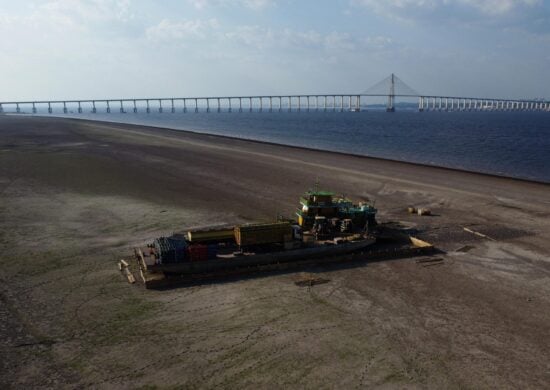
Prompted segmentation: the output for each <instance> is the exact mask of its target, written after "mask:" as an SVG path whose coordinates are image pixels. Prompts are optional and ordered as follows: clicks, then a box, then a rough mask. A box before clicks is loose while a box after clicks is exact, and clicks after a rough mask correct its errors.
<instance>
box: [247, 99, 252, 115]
mask: <svg viewBox="0 0 550 390" xmlns="http://www.w3.org/2000/svg"><path fill="white" fill-rule="evenodd" d="M248 110H249V111H250V112H252V98H251V97H250V98H248Z"/></svg>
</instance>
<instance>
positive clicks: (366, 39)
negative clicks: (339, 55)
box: [223, 26, 393, 52]
mask: <svg viewBox="0 0 550 390" xmlns="http://www.w3.org/2000/svg"><path fill="white" fill-rule="evenodd" d="M223 37H224V38H225V39H226V40H229V41H232V42H235V43H237V44H240V45H245V46H250V47H253V48H254V49H258V50H263V49H273V48H279V49H284V50H304V49H314V50H324V51H326V52H337V51H354V50H357V49H372V50H375V49H384V48H386V47H388V46H390V45H391V44H392V43H393V40H392V39H391V38H389V37H384V36H372V37H371V36H363V37H355V36H352V35H351V34H349V33H345V32H339V31H331V32H328V33H321V32H319V31H316V30H306V31H299V30H294V29H290V28H285V29H283V30H273V29H271V28H265V27H261V26H239V27H237V28H236V29H235V30H233V31H229V32H226V33H224V34H223Z"/></svg>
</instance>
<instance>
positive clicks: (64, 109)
mask: <svg viewBox="0 0 550 390" xmlns="http://www.w3.org/2000/svg"><path fill="white" fill-rule="evenodd" d="M17 109H19V104H18V105H17ZM17 112H19V111H17ZM68 112H69V110H67V102H63V114H67V113H68Z"/></svg>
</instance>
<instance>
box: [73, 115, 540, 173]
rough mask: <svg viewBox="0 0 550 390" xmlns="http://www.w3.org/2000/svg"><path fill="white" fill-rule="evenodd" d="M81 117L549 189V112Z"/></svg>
mask: <svg viewBox="0 0 550 390" xmlns="http://www.w3.org/2000/svg"><path fill="white" fill-rule="evenodd" d="M69 117H73V118H74V117H75V115H74V114H73V115H69ZM79 117H81V118H86V119H95V120H106V121H114V122H125V123H134V124H145V125H154V126H160V127H167V128H173V129H182V130H193V131H198V132H204V133H210V134H221V135H227V136H232V137H240V138H246V139H254V140H262V141H271V142H277V143H282V144H287V145H296V146H306V147H310V148H316V149H324V150H332V151H340V152H349V153H356V154H361V155H365V156H375V157H383V158H390V159H396V160H403V161H410V162H419V163H425V164H431V165H438V166H445V167H453V168H461V169H467V170H472V171H478V172H488V173H495V174H500V175H506V176H512V177H520V178H526V179H535V180H540V181H545V182H549V183H550V113H545V112H424V113H419V112H415V111H398V112H395V113H393V114H388V113H386V112H380V111H365V112H360V113H354V112H304V111H302V112H290V113H289V112H281V113H279V112H273V113H266V112H262V113H259V112H252V113H250V112H245V113H237V112H233V113H227V112H222V113H217V112H212V113H205V112H201V113H194V112H192V113H185V114H184V113H175V114H172V113H170V112H165V113H163V114H160V113H158V112H156V113H151V114H146V113H144V112H143V113H138V114H134V113H127V114H120V113H111V114H82V115H79Z"/></svg>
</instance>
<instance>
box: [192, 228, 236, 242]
mask: <svg viewBox="0 0 550 390" xmlns="http://www.w3.org/2000/svg"><path fill="white" fill-rule="evenodd" d="M233 238H234V234H233V228H232V227H231V228H225V229H207V230H190V231H188V232H187V239H188V240H189V242H192V243H208V242H223V241H231V240H233Z"/></svg>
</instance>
